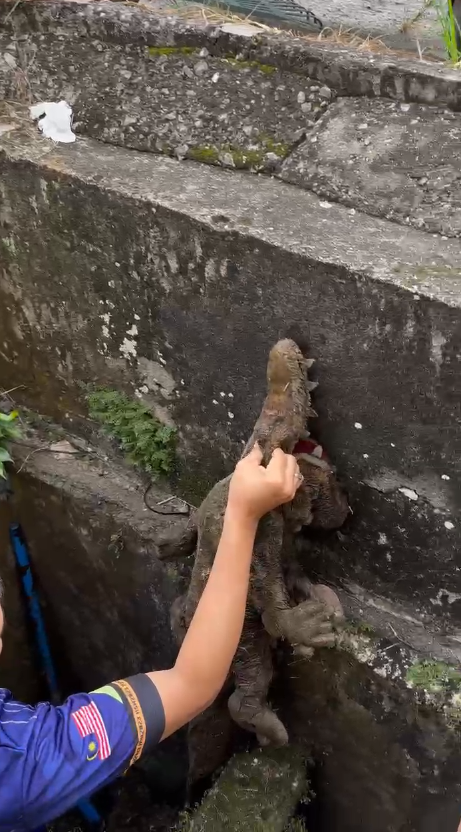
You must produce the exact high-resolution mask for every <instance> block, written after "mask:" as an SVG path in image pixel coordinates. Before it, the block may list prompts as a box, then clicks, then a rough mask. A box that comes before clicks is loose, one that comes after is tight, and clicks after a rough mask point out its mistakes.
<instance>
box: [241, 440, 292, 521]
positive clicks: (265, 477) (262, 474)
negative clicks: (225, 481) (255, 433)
mask: <svg viewBox="0 0 461 832" xmlns="http://www.w3.org/2000/svg"><path fill="white" fill-rule="evenodd" d="M262 459H263V454H262V451H261V449H260V447H259V446H258V445H255V446H254V448H253V450H252V451H250V453H249V454H248V455H247V456H246V457H244V458H243V459H241V460H240V462H239V463H238V464H237V466H236V468H235V471H234V474H233V476H232V478H231V481H230V486H229V498H228V502H227V510H228V512H231V513H232V514H233V515H234V516H235V514H237V515H238V516H239V519H247V520H250V521H254V522H258V520H260V519H261V517H262V516H263V515H264V514H267V513H268V512H269V511H272V509H274V508H277V507H278V506H280V505H282V504H283V503H288V502H290V500H292V499H293V497H294V496H295V494H296V492H297V490H298V488H299V486H300V485H301V483H302V481H303V477H302V475H301V474H300V472H299V467H298V463H297V461H296V459H295V458H294V456H291V454H285V453H284V452H283V451H282V450H280V448H277V449H276V450H275V451H274V453H273V454H272V458H271V460H270V462H269V464H268V466H267V468H264V467H263V466H262V465H261V462H262Z"/></svg>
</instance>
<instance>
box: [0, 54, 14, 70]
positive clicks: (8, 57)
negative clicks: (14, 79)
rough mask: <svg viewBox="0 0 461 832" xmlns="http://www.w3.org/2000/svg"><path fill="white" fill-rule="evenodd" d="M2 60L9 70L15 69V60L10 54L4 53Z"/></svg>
mask: <svg viewBox="0 0 461 832" xmlns="http://www.w3.org/2000/svg"><path fill="white" fill-rule="evenodd" d="M2 58H3V60H4V62H5V63H6V65H7V66H8V67H9V68H10V69H16V66H17V61H16V58H15V57H14V55H10V53H9V52H5V53H4V54H3V55H2Z"/></svg>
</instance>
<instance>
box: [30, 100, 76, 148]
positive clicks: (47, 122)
mask: <svg viewBox="0 0 461 832" xmlns="http://www.w3.org/2000/svg"><path fill="white" fill-rule="evenodd" d="M29 112H30V115H31V117H32V118H33V119H34V120H35V121H37V122H38V129H39V130H40V131H41V133H43V135H44V136H45V137H46V138H47V139H52V140H53V141H54V142H65V143H66V144H70V142H74V141H75V139H76V136H75V133H73V132H72V116H73V113H72V107H71V106H70V105H69V104H68V103H67V101H45V102H43V103H41V104H34V105H33V106H32V107H29Z"/></svg>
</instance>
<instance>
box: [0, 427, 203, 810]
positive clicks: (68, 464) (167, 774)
mask: <svg viewBox="0 0 461 832" xmlns="http://www.w3.org/2000/svg"><path fill="white" fill-rule="evenodd" d="M53 439H54V441H56V436H55V435H54V434H51V437H50V436H48V435H44V436H43V435H42V436H40V438H39V439H37V437H36V436H35V434H31V435H28V436H27V437H26V442H27V443H28V445H29V447H27V446H24V445H19V446H16V447H15V449H14V451H13V453H14V458H15V462H16V464H17V467H18V468H23V470H22V471H21V473H20V474H19V475H18V476H15V477H14V480H13V485H14V491H15V495H14V499H13V500H12V502H11V504H8V505H6V504H4V503H0V539H1V541H2V545H1V547H0V555H1V559H0V572H1V576H2V580H4V581H5V585H6V593H5V602H6V607H5V608H6V615H7V629H6V632H5V636H4V646H5V651H4V653H3V654H2V656H1V657H0V666H1V678H2V685H9V686H10V687H11V689H12V690H13V692H14V695H15V696H17V697H18V698H20V699H23V700H25V701H29V702H33V701H36V700H37V699H38V698H39V697H40V698H43V699H47V698H48V696H49V692H48V691H46V690H45V689H44V688H43V686H38V682H37V666H34V665H33V664H32V663H31V661H30V642H29V641H28V640H27V638H26V634H25V631H24V629H23V628H22V629H21V627H18V629H16V626H17V622H18V621H19V623H21V621H22V622H23V620H24V618H23V617H24V608H23V604H22V601H19V600H18V599H17V591H16V592H15V589H16V588H17V581H18V579H17V576H16V574H15V570H14V564H13V562H12V557H11V555H10V553H9V547H8V546H7V544H6V538H7V524H8V522H9V521H10V519H11V518H14V519H15V521H16V522H20V523H21V525H22V527H23V529H24V532H25V535H26V538H27V541H28V544H29V547H30V552H31V558H32V563H33V566H34V571H35V575H36V579H37V587H38V590H39V593H40V599H41V601H42V603H43V611H44V617H45V625H46V628H47V634H48V638H49V641H50V646H51V651H52V654H53V657H54V661H55V664H56V668H57V672H58V678H59V681H60V684H61V688H62V691H63V694H65V695H67V694H69V693H71V692H75V691H76V690H92V689H94V688H95V687H99V686H100V685H102V684H107V683H108V682H109V681H111V680H113V679H119V678H123V677H126V676H128V675H131V674H133V673H139V672H142V671H143V670H153V669H163V668H166V667H171V666H172V664H173V662H174V659H175V656H176V652H177V647H176V643H175V640H174V638H173V635H172V633H171V630H170V621H169V607H170V604H171V601H172V600H173V598H174V597H176V595H177V594H178V591H182V587H183V582H182V578H181V571H179V572H178V571H177V570H175V569H174V568H173V567H168V568H167V569H165V568H164V567H163V566H162V565H161V564H160V563H159V562H158V560H157V559H156V555H155V552H156V548H155V540H156V536H157V535H158V533H159V532H160V531H161V530H162V529H164V528H165V524H167V523H168V522H169V521H170V518H169V517H162V516H161V515H159V514H155V513H152V512H150V511H149V510H148V509H147V508H146V506H145V504H144V501H143V493H144V489H145V485H144V483H143V482H142V481H140V480H139V479H138V478H137V477H136V476H135V475H134V474H133V472H130V471H128V470H126V468H125V467H124V466H119V465H117V464H114V463H109V462H108V461H107V456H106V455H105V454H104V453H103V452H102V449H101V448H98V450H95V449H94V447H93V448H92V449H91V450H90V452H89V453H88V454H83V455H81V454H79V455H77V456H76V457H74V456H72V455H62V454H61V455H56V454H54V453H50V452H49V451H46V450H42V451H41V452H37V451H35V452H33V449H34V448H38V447H40V448H42V449H43V448H45V449H46V448H49V445H50V444H51V443H52V442H53ZM30 444H32V449H31V447H30ZM79 446H80V447H81V443H80V445H79ZM23 465H24V467H23ZM164 496H165V494H164V493H162V492H160V491H159V490H158V489H157V488H155V487H154V488H153V489H152V491H151V493H150V495H149V500H150V502H151V503H153V504H154V505H155V503H156V502H157V501H158V500H160V499H161V498H162V497H164ZM4 543H5V545H3V544H4ZM10 613H13V615H12V617H11V619H9V615H10ZM139 765H140V766H141V767H142V770H143V776H144V780H145V781H146V782H148V783H152V784H153V785H154V786H155V788H156V789H158V793H159V794H161V795H162V800H164V799H166V798H168V796H174V797H177V795H178V793H181V791H182V790H183V789H184V785H185V780H186V774H187V750H186V746H185V738H184V735H183V734H182V733H180V734H178V735H175V736H174V737H172V738H170V739H169V740H168V741H167V742H166V743H162V745H161V746H159V748H158V749H157V750H156V752H155V753H154V754H152V755H150V756H149V757H147V758H146V759H145V760H144V761H142V763H140V764H139Z"/></svg>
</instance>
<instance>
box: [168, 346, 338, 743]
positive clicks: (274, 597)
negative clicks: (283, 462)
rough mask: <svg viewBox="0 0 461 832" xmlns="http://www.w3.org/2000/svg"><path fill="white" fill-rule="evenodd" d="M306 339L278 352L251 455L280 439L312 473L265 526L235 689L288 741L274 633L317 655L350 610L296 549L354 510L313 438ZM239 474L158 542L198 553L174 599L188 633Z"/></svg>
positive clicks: (262, 722) (269, 737) (248, 708)
mask: <svg viewBox="0 0 461 832" xmlns="http://www.w3.org/2000/svg"><path fill="white" fill-rule="evenodd" d="M312 363H313V361H312V360H310V359H305V358H304V356H303V354H302V352H301V350H300V349H299V347H298V346H297V344H296V343H295V342H294V341H292V340H290V339H284V340H282V341H279V342H278V343H277V344H276V345H275V346H274V347H273V348H272V350H271V352H270V354H269V361H268V366H267V396H266V399H265V401H264V405H263V408H262V410H261V414H260V416H259V418H258V420H257V422H256V425H255V427H254V430H253V433H252V436H251V438H250V440H249V441H248V443H247V445H246V447H245V450H244V452H243V456H245V455H246V454H247V453H248V452H249V450H250V449H251V448H252V447H253V445H254V443H255V442H258V444H259V445H260V447H261V449H262V451H263V457H264V459H263V464H267V463H268V461H269V459H270V458H271V455H272V453H273V451H274V450H275V448H282V450H284V451H285V452H286V453H295V455H296V456H297V458H298V464H299V467H300V470H301V473H302V474H303V477H304V481H303V484H302V486H301V488H300V489H299V490H298V492H297V494H296V496H295V499H294V500H293V501H292V503H290V504H288V505H287V506H283V507H282V508H280V509H278V510H276V511H272V512H270V513H269V514H267V515H266V516H265V517H263V518H262V520H261V521H260V523H259V526H258V531H257V535H256V540H255V545H254V552H253V559H252V571H251V580H250V590H249V596H248V604H247V610H246V615H245V622H244V627H243V632H242V637H241V640H240V644H239V647H238V650H237V653H236V656H235V659H234V662H233V665H232V669H231V673H232V676H233V682H234V685H235V689H234V692H233V693H232V695H231V696H230V698H229V703H228V705H229V711H230V713H231V716H232V718H233V719H234V720H235V721H236V722H237V723H238V724H239V725H241V726H242V727H243V728H245V729H246V730H249V731H253V732H254V733H256V735H257V737H258V740H259V742H260V743H261V744H262V745H267V744H269V743H271V744H275V745H284V744H285V743H286V742H288V735H287V732H286V729H285V726H284V725H283V723H282V722H281V721H280V720H279V718H278V717H277V715H276V714H275V712H274V711H273V710H272V709H271V707H270V705H269V704H268V701H267V695H268V691H269V687H270V684H271V681H272V677H273V664H272V646H273V640H274V639H278V638H283V639H286V640H287V641H288V642H289V643H290V644H291V645H293V647H294V649H295V650H296V651H297V652H300V653H301V654H303V655H307V656H310V655H312V652H313V650H314V649H315V648H316V647H329V646H333V645H334V643H335V628H336V627H337V626H338V624H339V623H340V621H341V619H342V610H341V605H340V603H339V599H338V598H337V596H336V594H335V593H334V592H333V591H332V590H330V589H329V588H328V587H320V586H315V585H312V584H311V583H310V582H309V581H308V580H307V579H306V578H305V576H304V575H303V573H302V570H301V569H300V567H299V565H298V564H297V561H296V560H295V557H294V554H293V545H292V542H293V535H294V534H296V532H298V531H299V530H300V528H301V527H302V526H313V527H320V528H339V527H340V526H341V525H342V524H343V522H344V520H345V519H346V516H347V514H348V511H349V507H348V503H347V499H346V497H345V495H344V493H343V491H342V490H341V488H340V486H339V485H338V483H337V481H336V477H335V474H334V471H333V469H332V468H331V466H330V464H329V463H328V461H326V460H325V458H324V454H323V449H322V448H321V447H320V446H319V445H317V443H316V442H314V441H313V440H311V439H310V437H309V433H308V432H307V430H306V428H307V423H308V419H309V417H311V416H315V415H316V414H315V411H313V410H312V407H311V399H310V392H311V390H313V389H314V387H316V386H317V385H316V383H315V382H312V381H309V379H308V377H307V370H308V369H309V368H310V367H311V366H312ZM229 481H230V477H227V478H226V479H224V480H221V481H220V482H218V483H217V484H216V485H215V486H214V487H213V488H212V489H211V491H210V492H209V494H208V495H207V497H206V498H205V500H204V501H203V503H202V504H201V506H200V507H199V509H198V510H197V511H196V512H195V513H194V515H193V516H191V518H190V520H189V523H188V525H187V527H186V528H185V529H184V530H182V531H181V532H180V533H179V534H176V535H173V536H168V537H164V538H163V539H162V540H160V541H159V543H158V548H159V556H160V558H161V559H162V560H166V559H170V558H181V557H186V556H188V555H191V554H193V553H194V551H195V552H196V556H195V562H194V567H193V570H192V576H191V581H190V585H189V589H188V592H187V594H186V595H185V596H182V597H181V598H178V599H177V600H176V601H175V603H174V604H173V606H172V610H171V622H172V626H173V629H174V632H175V635H176V637H177V639H178V640H179V641H181V640H182V638H183V637H184V634H185V632H186V630H187V628H188V627H189V625H190V622H191V620H192V617H193V615H194V613H195V610H196V607H197V604H198V602H199V599H200V597H201V594H202V592H203V589H204V587H205V584H206V582H207V579H208V576H209V574H210V570H211V567H212V564H213V560H214V557H215V553H216V550H217V547H218V543H219V540H220V537H221V532H222V527H223V519H224V513H225V509H226V505H227V498H228V490H229Z"/></svg>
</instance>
